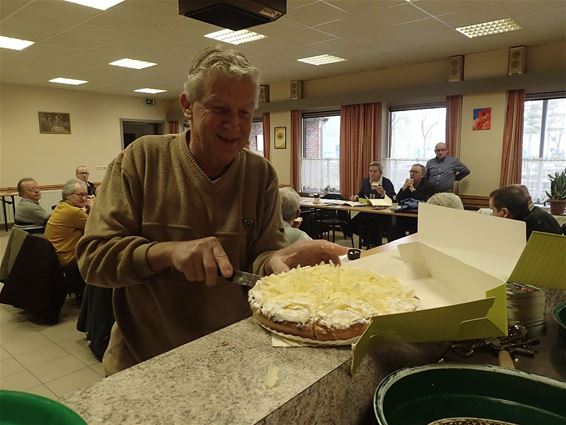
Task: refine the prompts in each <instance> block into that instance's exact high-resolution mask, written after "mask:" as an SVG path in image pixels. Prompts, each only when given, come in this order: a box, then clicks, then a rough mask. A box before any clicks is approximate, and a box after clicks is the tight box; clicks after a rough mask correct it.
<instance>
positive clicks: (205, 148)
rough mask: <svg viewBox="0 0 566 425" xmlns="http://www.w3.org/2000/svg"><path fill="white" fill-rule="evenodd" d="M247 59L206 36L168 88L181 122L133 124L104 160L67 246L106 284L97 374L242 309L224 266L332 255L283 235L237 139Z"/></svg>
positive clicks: (89, 277)
mask: <svg viewBox="0 0 566 425" xmlns="http://www.w3.org/2000/svg"><path fill="white" fill-rule="evenodd" d="M258 87H259V70H258V69H257V68H255V67H253V66H252V65H250V63H249V62H248V60H247V59H246V58H245V57H244V56H243V55H242V54H241V53H239V52H236V51H233V50H223V49H222V48H208V49H206V50H204V51H203V52H201V53H200V54H199V55H198V56H197V57H196V59H195V60H194V62H193V65H192V67H191V69H190V71H189V75H188V78H187V81H186V83H185V90H184V92H183V93H182V94H181V96H180V104H181V107H182V109H183V113H184V114H185V116H186V117H187V119H188V122H189V126H190V131H188V132H184V133H181V134H177V135H166V136H144V137H142V138H140V139H138V140H137V141H135V142H134V143H132V144H131V145H129V146H128V148H126V149H125V150H124V151H123V152H121V153H120V154H119V155H118V156H117V157H116V159H114V161H113V162H112V163H111V164H110V165H109V167H108V170H107V172H106V175H105V178H104V181H103V183H102V184H103V186H104V188H105V189H104V190H103V191H102V192H101V193H100V194H99V195H98V197H97V200H96V203H95V205H94V208H93V209H92V211H91V213H90V217H89V221H88V223H87V226H86V230H85V236H84V237H83V238H82V239H81V241H80V242H79V245H78V247H77V256H78V258H79V267H80V270H81V272H82V273H83V275H84V277H85V279H86V281H87V282H89V283H92V284H95V285H100V286H109V287H113V288H114V294H113V306H114V313H115V316H116V324H115V325H114V327H113V329H112V334H111V337H110V343H109V345H108V349H107V351H106V353H105V355H104V359H103V363H104V367H105V370H106V373H107V374H111V373H114V372H117V371H119V370H122V369H125V368H127V367H129V366H132V365H134V364H136V363H139V362H141V361H144V360H146V359H149V358H151V357H154V356H156V355H158V354H161V353H163V352H165V351H167V350H170V349H172V348H175V347H177V346H179V345H182V344H185V343H187V342H189V341H191V340H194V339H196V338H199V337H201V336H204V335H206V334H208V333H210V332H213V331H215V330H217V329H220V328H222V327H224V326H227V325H229V324H231V323H234V322H236V321H238V320H241V319H243V318H245V317H247V316H248V315H249V314H250V311H249V306H248V303H247V295H246V293H245V291H243V290H242V289H241V288H240V287H239V286H238V285H235V284H234V283H231V282H226V281H225V280H223V279H218V281H217V275H218V274H221V275H222V276H224V277H230V276H231V275H232V273H233V270H234V269H242V270H247V271H251V272H254V273H256V274H271V273H273V272H282V271H285V270H288V269H289V268H290V267H295V266H296V265H298V264H301V265H307V264H317V263H319V262H320V261H333V262H339V258H338V257H339V255H343V254H345V253H346V251H347V249H346V248H344V247H339V246H337V245H334V244H331V243H330V242H326V241H300V242H297V243H295V244H293V245H291V246H289V247H286V248H283V247H284V246H285V237H284V234H283V230H282V224H281V209H280V202H279V192H278V181H277V175H276V173H275V170H274V169H273V167H272V166H271V164H270V163H269V162H267V161H266V160H265V159H264V158H262V157H260V156H258V155H256V154H254V153H251V152H249V151H247V150H245V149H243V148H244V147H245V145H246V144H247V143H248V137H249V134H250V129H251V122H252V118H253V111H254V109H255V107H256V105H257V96H258Z"/></svg>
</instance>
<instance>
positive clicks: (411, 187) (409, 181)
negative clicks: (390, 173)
mask: <svg viewBox="0 0 566 425" xmlns="http://www.w3.org/2000/svg"><path fill="white" fill-rule="evenodd" d="M407 189H409V190H410V191H411V192H414V191H415V182H414V181H413V179H407V180H405V184H404V185H403V190H407Z"/></svg>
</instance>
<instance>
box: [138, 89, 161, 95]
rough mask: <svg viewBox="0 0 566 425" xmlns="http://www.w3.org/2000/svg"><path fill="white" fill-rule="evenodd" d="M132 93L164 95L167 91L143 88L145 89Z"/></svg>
mask: <svg viewBox="0 0 566 425" xmlns="http://www.w3.org/2000/svg"><path fill="white" fill-rule="evenodd" d="M134 91H135V92H137V93H149V94H157V93H165V92H166V91H167V90H161V89H150V88H145V89H136V90H134Z"/></svg>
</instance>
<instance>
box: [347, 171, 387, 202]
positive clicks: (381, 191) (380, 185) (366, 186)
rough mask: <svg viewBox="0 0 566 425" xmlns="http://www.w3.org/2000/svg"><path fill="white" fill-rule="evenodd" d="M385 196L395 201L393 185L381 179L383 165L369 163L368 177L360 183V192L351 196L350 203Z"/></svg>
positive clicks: (384, 178) (383, 178)
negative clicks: (360, 199) (359, 199)
mask: <svg viewBox="0 0 566 425" xmlns="http://www.w3.org/2000/svg"><path fill="white" fill-rule="evenodd" d="M385 195H387V196H389V197H390V198H391V199H392V200H394V199H395V188H394V187H393V183H391V180H389V179H388V178H386V177H383V165H381V164H380V163H379V162H377V161H373V162H370V164H369V176H368V177H364V178H363V179H362V182H361V183H360V190H359V191H358V194H357V195H354V196H352V198H351V199H352V201H357V200H358V198H370V199H380V198H383V197H384V196H385Z"/></svg>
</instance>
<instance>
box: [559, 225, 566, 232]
mask: <svg viewBox="0 0 566 425" xmlns="http://www.w3.org/2000/svg"><path fill="white" fill-rule="evenodd" d="M560 233H562V234H563V235H566V223H564V224H563V225H562V226H561V227H560Z"/></svg>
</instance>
